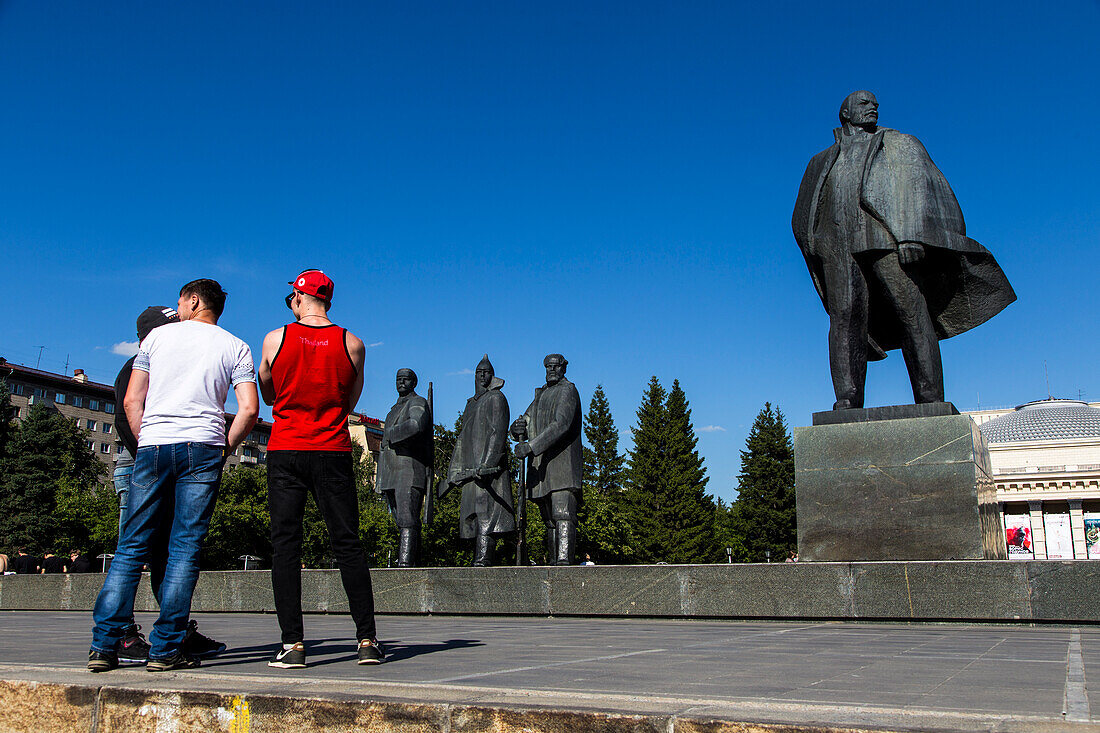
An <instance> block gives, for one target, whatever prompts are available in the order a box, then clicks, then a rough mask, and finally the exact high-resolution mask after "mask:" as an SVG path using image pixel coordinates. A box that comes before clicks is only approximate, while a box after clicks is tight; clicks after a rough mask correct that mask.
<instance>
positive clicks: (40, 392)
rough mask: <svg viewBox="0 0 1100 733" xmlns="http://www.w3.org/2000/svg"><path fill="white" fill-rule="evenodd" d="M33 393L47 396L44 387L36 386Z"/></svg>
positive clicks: (36, 395) (38, 395)
mask: <svg viewBox="0 0 1100 733" xmlns="http://www.w3.org/2000/svg"><path fill="white" fill-rule="evenodd" d="M33 394H34V396H35V397H45V396H46V390H45V389H43V388H42V387H35V388H34V392H33Z"/></svg>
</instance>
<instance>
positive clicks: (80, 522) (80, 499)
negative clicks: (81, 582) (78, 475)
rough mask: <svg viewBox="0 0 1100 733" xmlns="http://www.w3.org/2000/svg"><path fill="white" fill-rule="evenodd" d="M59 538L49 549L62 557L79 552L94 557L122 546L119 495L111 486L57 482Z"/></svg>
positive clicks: (65, 481)
mask: <svg viewBox="0 0 1100 733" xmlns="http://www.w3.org/2000/svg"><path fill="white" fill-rule="evenodd" d="M55 500H56V502H57V510H56V516H57V520H58V526H57V535H56V537H55V538H54V539H53V542H52V543H50V545H49V547H47V548H46V549H52V551H53V552H54V553H56V554H58V555H65V554H67V553H68V552H69V550H71V549H74V548H79V549H82V550H84V551H85V552H86V553H87V554H88V555H90V556H91V557H95V556H97V555H99V554H101V553H104V552H114V550H115V547H116V546H117V545H118V494H116V493H115V490H114V486H112V485H111V484H110V483H103V484H100V483H95V484H92V485H91V486H86V485H81V484H80V483H78V482H76V481H74V480H72V479H70V478H67V477H64V476H63V477H61V478H60V479H59V480H58V482H57V494H56V497H55Z"/></svg>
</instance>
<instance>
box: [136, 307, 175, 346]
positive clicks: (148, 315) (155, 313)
mask: <svg viewBox="0 0 1100 733" xmlns="http://www.w3.org/2000/svg"><path fill="white" fill-rule="evenodd" d="M179 321H180V316H179V313H176V309H175V308H169V307H168V306H166V305H151V306H149V307H148V308H146V309H145V310H143V311H142V312H141V315H140V316H138V317H137V335H138V341H144V340H145V337H146V336H148V335H149V332H150V331H152V330H153V329H154V328H157V327H158V326H163V325H164V324H166V323H179Z"/></svg>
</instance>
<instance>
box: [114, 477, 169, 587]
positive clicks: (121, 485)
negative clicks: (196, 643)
mask: <svg viewBox="0 0 1100 733" xmlns="http://www.w3.org/2000/svg"><path fill="white" fill-rule="evenodd" d="M133 477H134V467H133V465H130V466H115V474H114V482H115V493H117V494H118V536H119V539H122V525H123V524H125V522H126V511H127V509H128V507H129V506H130V484H131V483H133ZM168 520H169V521H170V520H171V517H168ZM170 527H171V525H170V524H168V523H167V522H165V523H164V525H163V526H162V527H161V528H160V529H159V530H158V531H157V533H156V535H155V537H156V538H157V542H156V543H155V544H154V545H153V547H152V548H151V552H150V562H149V584H150V585H151V586H152V587H153V598H156V599H157V603H160V584H161V581H163V580H164V563H165V562H166V561H167V559H168V557H167V556H168V532H169V529H170Z"/></svg>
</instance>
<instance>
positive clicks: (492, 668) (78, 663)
mask: <svg viewBox="0 0 1100 733" xmlns="http://www.w3.org/2000/svg"><path fill="white" fill-rule="evenodd" d="M195 618H196V619H197V620H198V622H199V626H200V629H201V630H202V631H203V632H204V633H206V634H208V635H210V636H213V637H215V638H217V639H219V640H221V641H225V642H226V643H228V644H229V645H230V648H229V650H228V651H227V652H226V653H225V654H224V655H223V656H222V657H220V658H219V659H216V660H210V661H208V662H207V663H205V664H204V666H203V667H201V668H199V669H196V670H190V671H187V672H178V673H168V674H163V675H154V674H151V673H148V672H146V671H144V669H142V668H129V669H119V670H116V671H113V672H110V673H105V674H99V675H92V674H90V673H88V672H86V671H85V670H84V664H85V661H86V653H87V648H88V642H89V639H90V632H91V618H90V614H88V613H83V612H82V613H76V612H68V613H66V612H13V611H5V612H0V680H3V681H5V684H6V685H7V686H6V687H3V688H0V706H2V708H0V709H4V710H6V711H9V712H11V711H12V710H21V709H23V707H25V706H27V705H35V706H38V707H42V708H43V709H45V708H46V707H49V708H50V710H52V711H53V710H55V711H58V714H59V715H60V714H61V711H62V707H64V705H62V704H61V702H59V701H62V700H63V701H66V702H65V704H66V705H68V706H70V707H73V706H76V707H79V706H81V705H84V706H85V707H87V709H88V710H99V711H101V712H99V713H95V715H96V716H99V717H97V718H96V722H95V725H96V726H98V727H96V728H94V730H96V731H97V733H105V731H108V730H139V729H143V728H126V727H121V725H120V724H116V723H117V722H118V721H122V720H128V719H129V718H127V717H126V715H124V714H123V712H125V711H126V710H130V711H131V712H133V711H140V710H141V709H146V710H147V711H149V710H152V711H153V712H152V713H149V715H153V716H154V717H155V716H156V715H160V714H161V713H163V712H164V711H165V710H174V711H175V712H174V713H172V714H173V715H181V714H182V713H181V712H180V711H181V710H191V708H192V707H194V708H195V711H199V708H203V706H206V707H209V708H210V710H211V711H216V710H220V711H221V712H220V713H216V714H215V712H211V713H210V715H212V716H213V717H211V718H209V719H201V715H199V712H195V717H194V720H195V721H199V722H195V723H194V726H196V727H194V728H191V727H188V726H189V725H191V724H190V723H187V720H191V718H187V720H184V719H182V718H181V719H179V720H177V721H176V723H174V725H176V729H178V730H180V731H184V730H191V729H196V730H200V729H201V730H230V728H229V727H228V726H229V725H230V724H231V723H232V720H233V718H232V715H233V712H232V709H233V707H232V706H233V704H234V703H232V701H234V700H236V701H237V702H238V703H239V702H240V701H241V700H253V701H255V705H254V706H253V707H254V711H255V713H256V714H255V715H254V716H253V720H254V722H255V723H256V725H253V727H252V728H251V730H252V731H259V730H275V729H280V728H278V727H277V722H278V720H279V716H278V715H275V714H274V713H271V715H273V717H271V715H269V717H268V718H265V717H264V715H263V714H261V712H262V711H264V710H267V711H269V713H270V711H275V710H277V709H279V707H278V706H279V705H282V706H283V708H284V709H287V710H289V709H290V708H293V709H294V710H295V711H297V712H294V715H303V716H305V718H309V717H310V716H309V714H307V712H303V711H304V710H305V708H301V706H303V705H304V706H306V707H309V706H310V705H313V706H314V707H315V709H314V711H313V712H314V713H315V715H313V717H312V718H310V719H311V720H328V719H329V718H331V716H336V718H333V720H336V723H334V724H333V725H326V726H320V727H315V728H309V727H302V728H299V729H301V730H313V729H317V730H321V729H328V730H395V731H396V730H425V731H436V730H439V731H442V730H450V731H452V733H454V732H457V731H460V730H471V731H472V730H486V731H490V730H493V731H508V730H524V729H526V730H562V731H567V730H650V729H652V730H654V731H661V732H662V733H667V731H682V732H683V733H688V732H689V731H690V732H691V733H694V732H695V731H700V732H701V731H708V733H720V732H722V731H727V730H728V731H734V730H737V731H750V730H761V731H762V730H779V729H778V728H768V727H760V726H806V727H805V728H790V730H795V729H799V730H801V729H804V730H824V729H825V728H824V727H826V726H834V727H840V728H843V727H845V726H847V727H848V728H850V729H859V730H943V731H947V730H960V731H972V730H990V731H993V730H996V731H1043V730H1052V731H1054V730H1081V731H1100V717H1098V716H1097V713H1100V695H1098V694H1097V691H1090V690H1089V682H1090V681H1092V680H1100V629H1097V628H1095V627H1088V626H1085V627H1079V628H1078V627H1072V626H1062V627H1053V626H1045V627H1029V626H1020V625H974V624H921V625H917V624H897V623H877V624H876V623H856V622H814V623H792V622H729V621H682V620H653V619H631V618H619V619H575V618H566V619H562V618H545V617H542V618H540V617H525V618H515V617H468V616H462V617H455V616H380V617H379V619H378V624H379V636H380V638H381V639H382V641H383V643H384V644H385V645H386V647H387V649H388V651H389V654H390V656H389V660H388V661H387V663H386V664H384V665H381V666H378V667H360V666H358V665H356V664H355V663H354V659H355V645H354V640H353V639H352V638H351V637H350V635H351V634H352V633H353V626H352V623H351V620H350V618H349V617H347V616H346V615H337V614H331V615H308V616H307V617H306V620H305V621H306V634H307V637H308V639H309V641H308V642H307V644H308V649H309V664H310V666H309V667H308V668H307V669H305V670H276V669H272V668H269V667H267V665H266V662H267V659H268V658H269V657H270V655H271V654H272V653H273V651H274V649H275V647H276V644H277V641H278V624H277V622H276V620H275V618H274V616H272V615H263V614H196V615H195ZM138 621H139V623H141V624H142V625H143V626H144V627H145V629H146V630H148V629H149V628H151V626H152V622H153V617H152V616H151V615H148V614H139V615H138ZM1074 639H1077V644H1076V647H1075V648H1077V649H1079V650H1080V651H1079V652H1078V653H1077V654H1078V656H1079V657H1080V658H1079V659H1078V660H1077V661H1078V663H1079V664H1078V666H1079V667H1082V668H1083V669H1084V671H1085V674H1084V679H1083V680H1077V678H1072V677H1071V675H1069V674H1067V670H1068V666H1067V665H1068V663H1069V661H1070V660H1071V658H1072V656H1073V655H1072V654H1071V648H1074V647H1073V643H1072V642H1073V640H1074ZM1075 680H1076V681H1075ZM25 682H33V683H36V684H37V685H39V686H41V693H40V695H41V701H40V703H41V704H40V705H39V702H38V701H36V693H34V691H33V690H34V689H38V688H37V687H35V688H33V689H32V688H28V687H26V686H25V685H24V684H23V683H25ZM13 685H14V686H13ZM21 685H22V686H21ZM54 686H57V687H54ZM1093 687H1094V688H1096V689H1097V690H1100V682H1093ZM59 690H61V691H60V692H59ZM189 694H193V695H199V697H194V698H187V697H186V695H189ZM164 695H169V697H168V698H164V697H163V696H164ZM171 695H175V696H176V697H171ZM180 695H185V697H183V698H181V697H180ZM201 695H207V696H208V697H209V696H213V697H209V700H208V699H207V698H202V697H201ZM150 696H152V697H150ZM157 696H160V697H157ZM150 699H156V700H160V701H161V702H159V703H153V702H149V700H150ZM165 699H167V700H168V702H164V700H165ZM1067 699H1068V700H1071V701H1073V700H1076V701H1077V704H1076V705H1075V706H1074V707H1073V710H1074V711H1076V712H1075V716H1076V717H1077V718H1078V719H1077V720H1065V719H1064V718H1063V711H1064V710H1065V709H1066V701H1067ZM51 700H52V701H53V702H52V703H51V702H50V701H51ZM89 700H95V703H94V704H92V703H90V702H88V701H89ZM141 700H145V702H140V701H141ZM172 700H174V701H175V702H171V701H172ZM181 700H182V702H181ZM188 700H191V701H192V702H191V703H188V702H187V701H188ZM203 700H207V702H202V701H203ZM273 700H281V701H282V702H280V703H278V704H276V703H274V702H272V701H273ZM81 701H84V702H81ZM127 701H129V702H127ZM211 701H213V702H211ZM265 701H266V702H265ZM311 701H312V702H311ZM215 702H216V704H215ZM333 702H338V703H352V702H354V703H355V705H353V706H350V707H348V706H346V705H345V706H343V707H341V705H336V706H335V707H333V706H332V703H333ZM142 705H144V706H145V708H142ZM173 705H174V707H173ZM379 705H384V706H390V707H386V708H385V709H386V710H387V711H389V712H386V713H385V714H386V715H392V714H396V713H394V712H393V711H394V710H399V711H403V712H400V716H403V718H402V719H406V718H407V719H408V720H412V721H414V722H415V721H419V722H415V725H414V724H413V723H409V725H408V726H407V727H395V726H393V725H390V724H386V725H382V724H381V723H378V720H381V719H382V718H379V717H378V716H380V715H382V714H383V713H382V712H379V711H380V710H382V708H378V707H377V706H379ZM410 705H411V706H414V707H412V708H409V707H401V706H410ZM13 706H14V707H13ZM20 706H23V707H20ZM150 706H151V707H150ZM181 706H182V707H181ZM288 706H289V707H288ZM295 706H297V707H295ZM364 706H365V707H364ZM371 706H375V707H371ZM393 706H397V707H393ZM416 706H427V707H416ZM300 708H301V709H300ZM414 708H415V709H414ZM468 708H469V709H468ZM474 708H476V710H477V711H479V712H476V713H475V712H470V709H474ZM203 709H205V708H203ZM340 710H343V711H344V712H343V713H340V712H339V711H340ZM353 710H354V711H358V712H356V713H355V716H360V717H362V716H366V717H362V720H367V719H368V718H370V715H375V717H374V718H370V720H374V721H375V723H371V725H382V727H373V728H372V727H370V726H369V725H367V724H366V723H354V725H353V724H352V722H349V721H351V720H352V718H351V717H348V718H347V720H345V721H344V722H343V723H340V722H339V720H338V719H339V716H340V715H345V717H347V716H352V717H355V716H353V715H352V711H353ZM370 710H374V711H375V713H370V714H369V715H368V712H369V711H370ZM1082 710H1087V711H1088V712H1087V713H1086V714H1085V715H1084V716H1083V717H1082V714H1081V711H1082ZM103 711H114V712H112V713H111V715H114V716H115V717H110V715H108V714H107V712H103ZM119 711H123V712H119ZM156 711H160V712H156ZM324 711H327V712H324ZM509 711H511V712H509ZM517 711H520V712H523V711H526V712H523V714H522V715H521V714H520V712H517ZM532 711H534V712H532ZM193 712H194V711H193ZM200 712H201V711H200ZM322 712H323V714H322ZM551 712H553V714H551ZM579 713H585V714H588V715H590V717H589V718H586V720H588V723H586V724H585V726H586V727H578V726H579V725H580V723H578V722H577V720H578V719H576V718H572V717H569V716H571V715H573V714H579ZM89 714H91V713H89ZM288 714H289V713H288ZM66 715H69V717H68V718H65V720H66V721H68V722H66V723H64V725H62V724H61V723H58V724H57V725H58V726H60V727H58V728H57V729H59V730H60V729H64V730H70V729H71V730H93V728H91V727H86V726H85V727H81V726H82V725H84V723H85V722H88V721H85V720H84V719H83V718H80V717H79V716H76V714H75V713H72V712H71V711H69V710H68V708H66ZM593 715H594V716H597V717H596V718H593V717H591V716H593ZM609 715H610V716H611V717H607V716H609ZM74 716H75V717H74ZM105 716H106V717H105ZM218 716H221V717H218ZM257 716H258V717H257ZM318 716H320V717H318ZM325 716H329V718H326V717H325ZM509 716H512V717H509ZM515 716H519V717H515ZM524 716H526V717H524ZM555 716H557V717H555ZM562 716H564V717H562ZM599 716H603V717H599ZM140 717H141V716H140V714H138V717H137V718H135V717H134V716H133V715H130V718H133V719H134V720H137V719H138V718H140ZM2 718H3V716H0V731H7V730H23V729H33V728H20V727H13V724H12V723H11V722H10V719H9V722H8V723H5V722H4V721H3V719H2ZM305 718H303V719H305ZM200 719H201V720H200ZM359 719H360V718H355V720H359ZM112 720H113V721H116V723H111V724H110V725H108V723H110V721H112ZM142 720H144V718H142ZM158 720H159V718H158ZM264 720H268V721H269V724H265V726H267V727H265V726H261V725H260V723H261V722H262V721H264ZM509 720H510V721H512V722H511V723H509V722H508V721H509ZM181 721H183V722H181ZM219 721H220V722H219ZM270 721H274V722H270ZM540 721H541V722H540ZM554 721H557V722H554ZM615 721H618V722H615ZM148 722H150V723H151V722H153V721H152V718H150V719H149V721H148ZM330 722H331V721H330ZM337 723H338V724H337ZM712 723H713V725H711V724H712ZM734 723H736V724H738V725H741V726H742V727H740V728H736V727H729V726H731V725H733V724H734ZM749 724H752V725H755V726H757V727H755V728H754V727H751V726H750V727H744V726H746V725H749ZM387 725H389V727H387ZM112 726H114V727H112ZM271 726H275V727H271ZM356 726H358V727H356ZM510 726H511V727H510ZM555 726H556V727H555ZM708 726H710V727H708ZM723 726H726V727H723ZM162 727H163V726H162ZM40 729H43V730H48V729H50V728H40ZM153 729H156V728H155V726H154V727H153V728H150V730H153ZM282 729H283V730H292V729H294V728H290V727H287V728H282ZM238 730H240V728H238Z"/></svg>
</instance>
